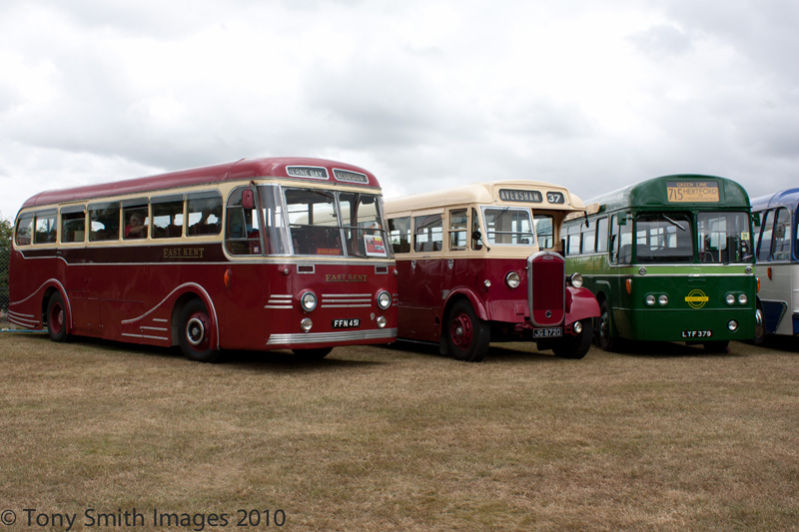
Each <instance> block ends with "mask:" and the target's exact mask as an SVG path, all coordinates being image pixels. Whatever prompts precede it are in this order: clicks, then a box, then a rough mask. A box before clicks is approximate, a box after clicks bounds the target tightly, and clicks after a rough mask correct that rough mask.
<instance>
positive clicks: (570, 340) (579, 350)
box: [552, 318, 594, 359]
mask: <svg viewBox="0 0 799 532" xmlns="http://www.w3.org/2000/svg"><path fill="white" fill-rule="evenodd" d="M576 323H579V324H580V325H581V326H582V331H580V333H579V334H576V335H574V336H572V335H567V336H564V337H563V338H561V339H560V341H558V343H556V344H555V346H554V347H553V348H552V350H553V351H555V354H556V355H558V356H559V357H561V358H575V359H577V358H583V357H584V356H585V354H586V353H588V350H589V349H591V340H593V337H594V323H593V320H592V319H591V318H588V319H585V320H582V321H579V322H576Z"/></svg>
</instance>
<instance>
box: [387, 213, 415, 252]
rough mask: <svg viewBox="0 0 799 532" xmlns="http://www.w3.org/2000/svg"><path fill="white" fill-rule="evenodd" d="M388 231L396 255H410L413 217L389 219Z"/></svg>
mask: <svg viewBox="0 0 799 532" xmlns="http://www.w3.org/2000/svg"><path fill="white" fill-rule="evenodd" d="M388 230H389V234H390V238H391V248H392V249H393V250H394V253H408V252H409V251H410V250H411V217H410V216H404V217H402V218H391V219H389V221H388Z"/></svg>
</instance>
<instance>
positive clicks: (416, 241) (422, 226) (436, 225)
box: [413, 214, 444, 252]
mask: <svg viewBox="0 0 799 532" xmlns="http://www.w3.org/2000/svg"><path fill="white" fill-rule="evenodd" d="M413 225H414V228H415V230H414V238H413V249H414V251H421V252H428V251H441V246H442V243H443V241H444V223H443V221H442V219H441V215H440V214H430V215H427V216H416V217H415V218H414V219H413Z"/></svg>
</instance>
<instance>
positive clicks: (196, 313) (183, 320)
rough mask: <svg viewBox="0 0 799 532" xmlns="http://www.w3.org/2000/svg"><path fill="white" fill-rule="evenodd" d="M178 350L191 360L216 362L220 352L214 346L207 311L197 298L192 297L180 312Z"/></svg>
mask: <svg viewBox="0 0 799 532" xmlns="http://www.w3.org/2000/svg"><path fill="white" fill-rule="evenodd" d="M179 326H180V342H179V343H180V350H181V351H182V352H183V354H184V355H185V356H186V358H189V359H191V360H197V361H199V362H216V361H217V360H219V356H220V353H219V351H218V350H217V349H215V348H214V344H213V336H214V335H213V330H212V328H211V327H212V322H211V318H210V317H209V316H208V311H207V310H206V308H205V305H203V303H202V301H200V300H199V299H193V300H192V301H190V302H189V303H188V304H187V305H186V306H185V307H183V310H182V312H181V313H180V322H179Z"/></svg>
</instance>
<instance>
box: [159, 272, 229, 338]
mask: <svg viewBox="0 0 799 532" xmlns="http://www.w3.org/2000/svg"><path fill="white" fill-rule="evenodd" d="M194 300H198V301H200V302H201V303H202V304H203V305H204V306H205V309H206V310H207V311H208V317H209V318H210V319H211V323H212V325H213V327H212V328H213V333H214V342H213V343H214V346H215V349H217V350H218V349H219V346H220V338H219V336H220V335H219V319H218V316H217V313H216V307H215V306H214V304H213V301H212V300H211V297H210V296H209V295H208V292H206V291H205V289H203V288H202V287H201V286H200V285H192V286H190V287H186V290H184V291H183V293H181V294H180V295H179V296H178V297H177V299H176V300H175V303H174V304H173V305H172V313H171V315H170V318H169V324H170V326H169V331H170V334H169V336H170V344H171V345H172V346H176V345H180V335H181V333H182V331H181V330H180V325H181V324H180V317H181V315H182V314H183V309H185V308H186V305H188V304H189V303H190V302H191V301H194Z"/></svg>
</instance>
